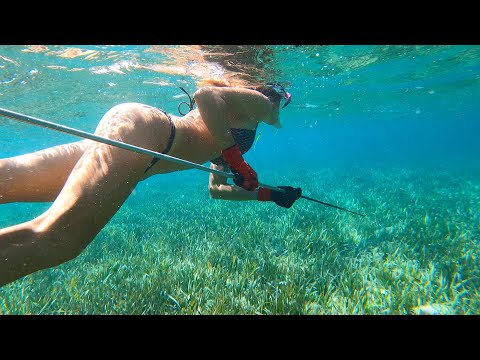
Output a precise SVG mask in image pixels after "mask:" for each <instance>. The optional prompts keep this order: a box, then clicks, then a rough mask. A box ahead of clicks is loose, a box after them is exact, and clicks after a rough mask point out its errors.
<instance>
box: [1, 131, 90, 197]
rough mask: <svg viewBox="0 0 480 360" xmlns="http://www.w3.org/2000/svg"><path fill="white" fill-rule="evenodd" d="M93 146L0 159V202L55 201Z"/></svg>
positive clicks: (73, 145) (82, 144)
mask: <svg viewBox="0 0 480 360" xmlns="http://www.w3.org/2000/svg"><path fill="white" fill-rule="evenodd" d="M90 143H91V142H90V141H89V140H84V141H78V142H75V143H70V144H64V145H58V146H54V147H51V148H48V149H44V150H39V151H36V152H33V153H30V154H24V155H19V156H14V157H11V158H6V159H0V203H9V202H19V201H26V202H36V201H53V200H55V198H56V197H57V195H58V194H59V192H60V190H61V189H62V187H63V186H64V185H65V181H66V180H67V178H68V176H69V175H70V172H71V171H72V169H73V167H74V166H75V164H76V163H77V161H78V159H80V157H81V156H82V155H83V153H84V152H85V149H86V148H87V147H88V146H89V144H90Z"/></svg>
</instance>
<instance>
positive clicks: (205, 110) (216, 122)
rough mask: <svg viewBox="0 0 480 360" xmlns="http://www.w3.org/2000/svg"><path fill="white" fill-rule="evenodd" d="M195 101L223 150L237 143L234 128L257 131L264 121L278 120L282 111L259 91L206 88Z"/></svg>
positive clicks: (195, 97) (273, 122)
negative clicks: (231, 129) (232, 133)
mask: <svg viewBox="0 0 480 360" xmlns="http://www.w3.org/2000/svg"><path fill="white" fill-rule="evenodd" d="M194 99H195V102H196V104H197V106H198V111H199V112H200V115H201V116H202V119H203V121H204V122H205V125H207V127H208V129H209V130H210V132H211V133H212V135H213V136H214V137H215V138H216V139H217V141H218V142H219V144H220V146H221V147H222V149H225V148H228V147H230V146H232V145H233V144H234V143H235V142H234V140H233V138H232V136H231V134H230V128H244V129H246V128H250V129H253V128H255V126H256V125H257V123H258V122H260V121H264V122H266V123H267V124H275V123H276V122H277V121H278V109H276V108H275V106H274V105H273V104H272V103H271V102H270V100H269V99H268V98H267V97H266V96H265V95H263V94H261V93H259V92H258V91H255V90H250V89H244V88H234V87H215V86H205V87H202V88H200V89H199V90H197V92H195V94H194Z"/></svg>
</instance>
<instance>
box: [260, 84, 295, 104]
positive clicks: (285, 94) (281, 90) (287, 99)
mask: <svg viewBox="0 0 480 360" xmlns="http://www.w3.org/2000/svg"><path fill="white" fill-rule="evenodd" d="M266 86H268V87H271V88H272V89H273V90H275V92H276V93H277V94H279V95H281V96H282V98H283V99H285V103H284V104H283V105H282V109H283V108H284V107H285V106H287V105H288V104H290V101H291V100H292V95H290V93H288V92H287V91H285V88H284V87H283V86H282V85H280V84H279V83H269V84H266Z"/></svg>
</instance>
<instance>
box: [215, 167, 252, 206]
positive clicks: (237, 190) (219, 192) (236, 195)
mask: <svg viewBox="0 0 480 360" xmlns="http://www.w3.org/2000/svg"><path fill="white" fill-rule="evenodd" d="M210 167H211V168H212V169H216V170H220V171H226V172H228V171H229V170H228V169H227V168H226V167H224V166H221V165H215V164H213V163H211V164H210ZM208 191H209V193H210V197H211V198H212V199H221V200H237V201H238V200H258V199H257V198H258V190H255V191H248V190H245V189H243V188H241V187H239V186H236V185H229V184H227V178H226V177H224V176H221V175H217V174H213V173H211V174H210V178H209V181H208Z"/></svg>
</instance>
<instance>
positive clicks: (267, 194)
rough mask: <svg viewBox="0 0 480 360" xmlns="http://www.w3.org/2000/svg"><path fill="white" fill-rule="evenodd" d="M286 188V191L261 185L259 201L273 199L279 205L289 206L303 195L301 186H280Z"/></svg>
mask: <svg viewBox="0 0 480 360" xmlns="http://www.w3.org/2000/svg"><path fill="white" fill-rule="evenodd" d="M279 188H280V189H284V190H285V193H282V192H280V191H276V190H271V189H268V188H264V187H261V188H260V189H258V201H273V202H274V203H275V204H277V205H278V206H282V207H284V208H287V209H288V208H289V207H291V206H292V205H293V203H294V202H295V201H297V200H298V199H299V198H300V196H302V189H301V188H293V187H291V186H279Z"/></svg>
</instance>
